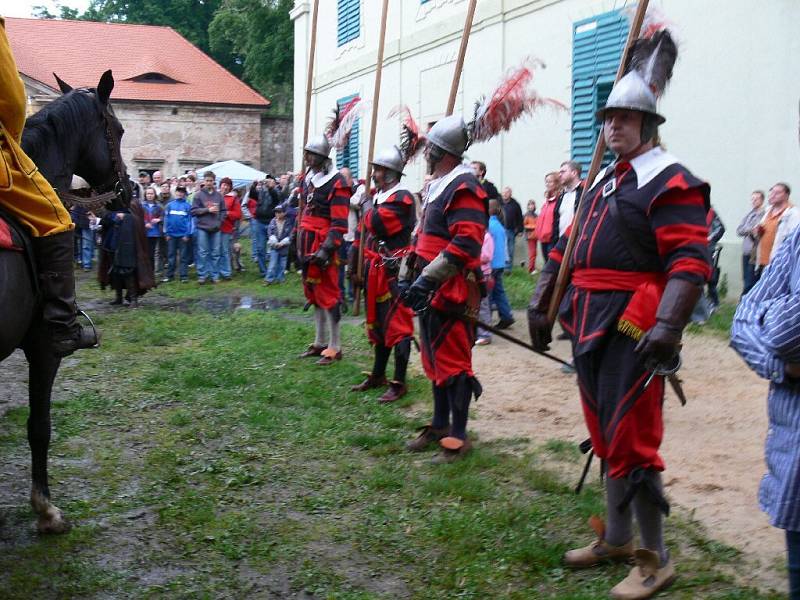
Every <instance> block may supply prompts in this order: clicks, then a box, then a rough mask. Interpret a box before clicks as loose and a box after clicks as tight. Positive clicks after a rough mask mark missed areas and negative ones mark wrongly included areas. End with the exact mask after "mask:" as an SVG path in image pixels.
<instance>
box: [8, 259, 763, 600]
mask: <svg viewBox="0 0 800 600" xmlns="http://www.w3.org/2000/svg"><path fill="white" fill-rule="evenodd" d="M249 265H250V263H249V260H248V266H249ZM525 277H528V276H527V275H525ZM256 279H257V278H256V277H255V274H254V273H253V269H250V270H249V272H248V273H247V274H246V276H245V277H241V278H239V279H238V280H237V281H234V282H232V283H227V284H220V285H217V286H213V287H212V286H206V287H202V288H201V287H199V286H197V284H196V283H189V284H183V286H182V285H181V284H175V283H173V284H169V285H165V286H162V287H161V288H159V290H158V291H157V292H155V293H154V294H152V295H150V296H146V297H145V298H144V300H143V303H142V308H140V309H139V310H135V311H134V310H128V309H120V310H116V311H113V312H110V311H109V312H104V313H102V314H99V315H98V321H99V322H100V323H99V324H100V326H101V327H102V328H103V330H104V345H103V349H102V351H96V352H94V351H93V352H89V351H87V352H82V353H80V355H79V356H78V357H77V359H76V360H73V361H70V363H69V364H67V365H65V367H64V368H63V370H62V375H61V377H62V378H68V379H71V380H73V381H80V385H79V386H73V387H75V388H77V389H78V390H79V391H77V392H74V393H72V394H70V395H69V397H67V398H66V399H64V400H62V401H59V402H57V403H55V405H54V407H53V411H52V413H53V428H54V437H53V443H52V446H51V487H52V492H53V498H54V501H55V502H56V504H57V505H59V506H60V507H61V508H62V509H64V510H65V512H66V514H67V515H68V517H69V518H70V519H71V520H72V521H73V523H74V524H75V527H74V528H73V530H72V531H71V532H70V533H68V534H65V535H62V536H58V537H39V536H36V535H35V534H33V533H32V529H33V521H34V519H33V516H32V514H31V512H30V509H29V507H28V504H27V497H26V495H25V492H24V490H25V488H26V487H27V485H28V481H27V477H28V475H27V464H28V460H29V458H28V450H27V444H26V441H25V419H26V417H27V410H26V409H24V408H19V409H15V410H12V411H11V412H9V413H8V414H7V415H6V416H5V417H4V418H3V419H2V420H0V455H2V456H3V461H2V472H4V477H6V476H13V477H17V478H19V479H20V483H19V484H18V485H17V486H16V487H15V489H17V490H19V492H20V493H19V494H16V495H14V496H13V497H4V498H3V504H2V505H1V506H0V512H2V513H5V523H4V524H2V525H0V532H2V536H0V550H1V551H0V590H2V593H0V596H2V597H3V598H9V599H16V598H19V599H26V600H27V599H29V598H73V597H89V598H121V597H135V598H170V599H171V598H223V597H224V598H251V597H258V598H285V597H299V598H330V599H342V600H345V599H347V600H366V599H371V598H387V599H388V598H419V599H423V598H448V599H450V598H475V599H487V598H517V599H530V598H564V599H580V598H583V599H587V600H588V599H596V598H603V597H605V596H606V594H607V591H608V589H609V588H610V587H611V586H612V585H613V584H614V583H615V582H616V581H617V580H619V579H621V578H622V577H623V576H624V574H625V572H626V570H627V568H626V567H624V566H613V567H607V568H602V569H597V570H588V571H581V572H571V571H567V570H565V569H564V568H563V567H562V566H561V564H560V557H561V554H562V553H563V552H564V550H565V549H567V548H569V547H572V546H574V545H575V544H583V543H585V542H586V541H587V540H588V538H589V533H588V529H587V527H586V525H585V523H586V520H587V518H588V517H589V516H590V515H591V514H595V513H600V512H601V509H602V496H601V493H600V488H599V487H598V485H597V484H594V485H590V486H589V487H588V489H586V490H585V491H584V492H583V493H582V494H581V495H580V496H575V495H574V493H573V492H572V489H571V485H572V484H573V483H574V481H573V480H574V479H575V478H576V476H577V474H578V472H579V470H580V465H579V462H580V459H579V456H578V455H577V451H576V450H575V449H574V447H573V446H572V445H571V444H567V443H564V442H560V441H558V440H553V441H551V442H549V443H548V444H546V445H545V446H543V447H542V448H539V449H538V450H536V451H533V452H528V451H522V448H525V447H526V444H525V440H508V441H501V442H493V443H480V442H478V444H477V446H476V449H475V451H474V452H473V453H472V454H471V455H470V456H469V457H468V458H467V459H465V460H464V461H462V462H459V463H456V464H453V465H443V466H436V465H433V464H431V463H430V460H429V459H430V457H431V454H432V453H423V454H419V455H410V454H408V453H406V452H405V451H404V450H403V443H404V441H405V440H406V439H408V438H410V437H411V436H412V435H413V431H414V428H415V427H416V426H419V425H421V424H423V423H424V417H425V416H426V415H427V414H428V408H429V407H428V398H429V393H428V385H427V383H426V382H425V381H424V380H422V379H420V378H416V379H413V380H412V381H411V394H410V395H409V396H408V397H407V398H406V399H404V400H403V401H402V402H401V403H398V404H396V405H391V406H380V405H378V404H377V403H376V397H377V396H378V395H379V394H380V393H381V392H380V391H379V390H378V391H374V392H372V393H352V392H349V391H348V390H349V386H350V385H351V384H353V383H356V382H358V381H359V380H360V378H361V374H360V372H361V371H362V370H364V369H365V368H368V365H369V364H370V361H371V356H370V349H369V347H368V345H367V343H366V341H365V336H364V334H363V331H362V330H361V328H359V327H356V326H354V325H345V326H344V328H343V342H344V348H345V349H346V356H345V358H346V360H345V361H343V362H342V363H340V364H337V365H334V366H332V367H328V368H318V367H315V366H313V365H312V364H310V363H309V362H308V361H307V360H302V359H298V358H295V357H296V356H297V354H298V353H299V352H300V351H302V350H303V349H304V348H305V346H306V344H308V342H309V341H310V339H311V337H312V325H311V321H310V319H309V318H308V315H307V314H305V313H302V311H301V309H300V308H296V307H286V308H281V309H277V310H271V311H255V310H250V311H243V310H237V311H227V312H216V313H214V312H209V311H207V310H202V309H200V308H192V305H191V304H188V305H180V306H177V307H176V306H167V304H165V303H164V302H161V303H160V304H159V302H157V300H159V301H163V300H164V298H163V296H167V297H168V298H167V299H168V300H170V301H172V300H175V301H178V302H181V301H189V300H190V299H191V301H192V302H195V301H197V302H202V301H204V300H209V299H211V300H213V299H215V298H219V299H222V298H224V297H229V296H231V295H245V294H252V295H254V296H255V297H257V298H259V297H261V298H263V297H264V296H265V295H266V294H267V293H268V294H270V295H280V296H282V297H290V296H291V297H292V298H293V299H294V300H298V299H299V287H298V283H297V281H296V279H297V278H296V276H293V279H290V282H289V283H287V284H286V285H285V286H283V287H281V286H271V287H270V288H264V287H263V286H262V285H261V284H260V283H259V282H258V281H257V280H256ZM510 280H511V282H510V283H512V284H513V289H515V290H517V288H519V289H520V290H521V289H522V288H523V287H524V286H523V282H522V281H521V278H520V277H519V275H518V274H517V273H515V274H514V275H512V277H511V278H510ZM509 287H512V286H511V285H510V286H509ZM81 290H82V292H83V295H84V297H86V296H87V295H95V296H97V292H94V291H92V288H91V287H90V285H89V283H88V282H84V283H83V284H82V288H81ZM514 293H515V294H516V293H517V292H516V291H515V292H514ZM106 296H110V294H109V293H108V292H106ZM299 302H302V301H299ZM299 302H298V304H299ZM148 304H149V305H150V306H148ZM156 306H160V307H156ZM187 306H188V309H187V308H186V307H187ZM198 306H202V304H198ZM593 479H594V478H593ZM0 523H1V521H0ZM668 531H669V534H670V538H669V540H668V541H669V544H670V547H671V548H672V552H673V556H674V557H675V558H676V561H677V564H678V565H679V570H680V578H679V579H678V580H677V582H676V583H675V585H674V586H673V587H672V588H671V591H670V592H669V593H668V594H665V595H664V597H670V598H730V599H733V598H741V599H745V598H746V599H758V598H772V597H775V598H777V597H778V596H777V595H773V596H769V595H760V594H759V593H757V592H756V591H754V590H752V589H747V588H743V587H740V586H738V585H736V584H735V583H733V582H732V580H731V578H730V576H729V575H727V574H726V573H727V572H729V571H731V570H734V569H736V568H740V567H741V564H740V556H739V553H738V551H736V550H735V549H733V548H730V547H727V546H724V545H722V544H719V543H717V542H714V541H712V540H710V539H709V538H708V537H707V536H706V535H705V533H704V532H703V530H702V528H700V527H699V525H697V524H696V523H694V522H691V521H690V520H688V517H687V516H686V515H683V516H682V515H681V514H680V513H678V514H677V515H675V514H673V516H671V517H670V518H669V528H668Z"/></svg>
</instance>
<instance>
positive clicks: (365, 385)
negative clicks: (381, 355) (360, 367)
mask: <svg viewBox="0 0 800 600" xmlns="http://www.w3.org/2000/svg"><path fill="white" fill-rule="evenodd" d="M388 383H389V382H388V381H387V380H386V377H377V376H375V375H373V374H372V373H369V374H367V378H366V379H365V380H364V381H362V382H361V383H359V384H358V385H353V386H350V391H351V392H366V391H367V390H371V389H373V388H377V387H383V386H385V385H387V384H388Z"/></svg>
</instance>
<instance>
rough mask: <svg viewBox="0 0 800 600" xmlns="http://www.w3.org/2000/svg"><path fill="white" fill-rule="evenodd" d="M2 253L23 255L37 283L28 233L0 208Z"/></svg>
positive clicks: (31, 245)
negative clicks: (9, 252)
mask: <svg viewBox="0 0 800 600" xmlns="http://www.w3.org/2000/svg"><path fill="white" fill-rule="evenodd" d="M2 251H11V252H21V253H23V254H24V255H25V262H27V263H28V268H29V269H30V272H31V276H32V277H33V281H34V282H37V281H38V278H37V275H38V273H37V269H36V258H35V256H34V254H33V244H32V243H31V240H30V237H28V233H27V232H26V231H25V230H24V229H23V228H22V225H20V224H19V222H18V221H17V220H16V219H14V217H12V216H11V215H10V214H8V213H7V212H5V211H4V210H3V209H2V208H0V252H2ZM37 288H38V286H37Z"/></svg>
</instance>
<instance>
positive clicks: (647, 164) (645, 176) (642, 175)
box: [592, 146, 679, 189]
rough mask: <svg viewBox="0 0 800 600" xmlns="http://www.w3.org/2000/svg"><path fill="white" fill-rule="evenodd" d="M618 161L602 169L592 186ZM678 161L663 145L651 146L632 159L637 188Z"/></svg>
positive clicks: (640, 187)
mask: <svg viewBox="0 0 800 600" xmlns="http://www.w3.org/2000/svg"><path fill="white" fill-rule="evenodd" d="M618 162H619V159H617V160H616V161H614V162H613V163H612V164H610V165H608V166H607V167H606V168H605V169H603V170H602V171H600V172H599V173H598V174H597V177H595V179H594V181H593V182H592V187H594V186H595V185H597V183H598V182H599V181H602V180H603V178H604V177H605V176H606V175H608V172H609V169H613V168H614V167H615V166H616V164H617V163H618ZM677 162H679V161H678V159H677V158H676V157H675V156H673V155H672V154H670V153H669V152H667V151H665V150H664V149H663V148H662V147H661V146H656V147H655V148H651V149H650V150H648V151H647V152H645V153H643V154H640V155H639V156H637V157H636V158H634V159H632V160H631V161H630V163H631V167H633V170H634V172H635V173H636V188H637V189H642V188H643V187H644V186H645V185H647V184H648V183H650V182H651V181H653V179H654V178H655V176H656V175H658V174H659V173H661V171H663V170H664V169H666V168H667V167H668V166H670V165H674V164H675V163H677Z"/></svg>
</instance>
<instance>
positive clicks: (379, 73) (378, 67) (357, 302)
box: [353, 0, 389, 317]
mask: <svg viewBox="0 0 800 600" xmlns="http://www.w3.org/2000/svg"><path fill="white" fill-rule="evenodd" d="M388 13H389V0H383V9H382V10H381V32H380V36H379V38H378V61H377V63H376V64H375V86H374V87H373V89H372V120H371V122H370V129H369V150H368V151H367V169H366V183H365V184H364V185H365V187H366V191H365V192H364V193H366V194H369V188H370V183H371V182H370V180H371V179H372V159H373V157H374V156H375V130H376V129H377V127H378V108H379V107H380V98H381V78H382V77H383V48H384V41H385V40H386V16H387V14H388ZM359 234H360V236H359V244H358V265H357V267H356V268H357V269H358V281H359V282H361V281H362V279H363V277H364V242H365V241H366V238H365V223H364V215H363V214H362V215H361V224H360V225H359ZM360 312H361V285H360V284H359V285H357V286H356V289H355V292H354V293H353V316H354V317H357V316H358V315H359V314H360Z"/></svg>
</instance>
